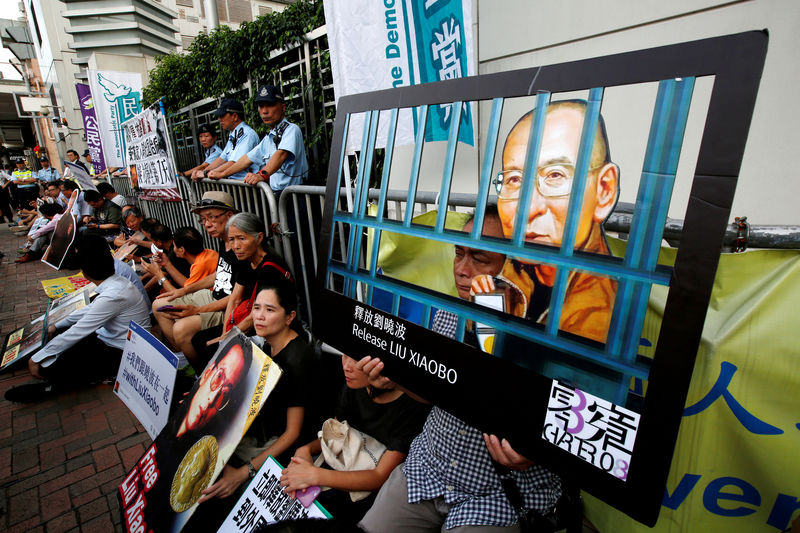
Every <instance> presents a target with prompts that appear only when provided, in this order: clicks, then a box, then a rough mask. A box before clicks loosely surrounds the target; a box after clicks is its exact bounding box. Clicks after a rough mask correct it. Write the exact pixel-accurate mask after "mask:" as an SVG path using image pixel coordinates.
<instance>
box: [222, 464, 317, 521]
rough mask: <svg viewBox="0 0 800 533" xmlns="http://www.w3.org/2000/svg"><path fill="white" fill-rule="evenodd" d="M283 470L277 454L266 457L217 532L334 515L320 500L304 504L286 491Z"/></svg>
mask: <svg viewBox="0 0 800 533" xmlns="http://www.w3.org/2000/svg"><path fill="white" fill-rule="evenodd" d="M281 470H283V467H282V466H281V465H280V463H278V461H276V460H275V458H274V457H272V456H271V455H270V456H269V457H267V460H266V461H264V464H263V465H261V468H259V469H258V473H256V476H255V477H254V478H253V479H252V480H251V481H250V485H248V487H247V489H245V491H244V494H242V496H241V497H240V498H239V501H237V502H236V505H234V506H233V509H232V510H231V512H230V513H229V514H228V516H227V518H225V522H223V523H222V526H221V527H220V528H219V531H218V532H217V533H243V532H250V531H253V530H256V529H257V528H259V527H261V526H265V525H267V524H274V523H275V522H281V521H283V520H300V519H303V518H321V519H324V518H331V514H330V513H329V512H328V511H327V510H326V509H325V508H324V507H323V506H322V505H320V504H319V502H317V501H314V502H313V503H312V504H311V505H309V506H308V507H303V504H302V503H300V500H297V499H292V497H291V496H289V495H288V494H286V493H285V492H283V490H282V489H283V487H281Z"/></svg>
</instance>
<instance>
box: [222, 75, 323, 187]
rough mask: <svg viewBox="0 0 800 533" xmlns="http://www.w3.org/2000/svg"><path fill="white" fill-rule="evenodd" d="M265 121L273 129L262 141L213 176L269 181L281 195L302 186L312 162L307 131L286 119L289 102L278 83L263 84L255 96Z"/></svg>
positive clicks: (249, 181)
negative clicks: (310, 160)
mask: <svg viewBox="0 0 800 533" xmlns="http://www.w3.org/2000/svg"><path fill="white" fill-rule="evenodd" d="M255 102H256V105H257V106H258V113H259V115H261V120H262V121H263V122H264V124H266V125H267V126H269V128H270V131H269V133H267V134H266V135H265V136H264V138H263V139H262V140H261V142H260V143H259V144H258V145H257V146H256V147H254V148H253V149H252V150H250V151H248V152H247V153H245V154H244V155H242V156H241V157H240V158H238V159H236V160H235V163H233V164H232V165H228V166H227V167H225V168H219V169H217V170H212V171H210V172H209V173H208V177H209V178H213V179H217V178H227V177H228V176H231V178H233V179H237V178H234V176H238V175H240V174H241V173H242V172H244V171H245V170H247V169H250V171H249V172H248V173H247V174H246V175H244V176H243V178H244V181H245V183H249V184H251V185H255V184H256V183H258V182H261V181H266V182H267V184H268V185H269V186H270V188H271V189H272V191H273V192H274V193H276V194H279V193H280V192H281V191H282V190H283V189H285V188H286V187H288V186H289V185H299V184H301V183H302V182H303V180H305V179H306V177H307V176H308V161H307V160H306V148H305V145H304V143H303V134H302V132H301V131H300V128H299V127H298V126H297V124H293V123H291V122H289V121H288V120H286V103H285V101H284V99H283V94H282V93H281V91H280V89H278V88H277V87H275V86H274V85H262V86H261V87H260V88H259V89H258V94H257V95H256V99H255Z"/></svg>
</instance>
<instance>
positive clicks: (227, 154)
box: [192, 98, 258, 180]
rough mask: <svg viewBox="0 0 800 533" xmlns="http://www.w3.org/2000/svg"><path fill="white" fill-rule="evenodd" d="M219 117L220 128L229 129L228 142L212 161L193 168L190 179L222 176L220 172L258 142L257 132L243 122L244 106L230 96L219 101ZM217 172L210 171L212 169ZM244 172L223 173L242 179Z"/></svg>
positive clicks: (217, 112)
mask: <svg viewBox="0 0 800 533" xmlns="http://www.w3.org/2000/svg"><path fill="white" fill-rule="evenodd" d="M215 114H216V115H217V116H218V117H219V123H220V125H221V126H222V129H224V130H226V131H229V132H230V135H228V142H227V144H225V148H223V149H222V154H220V156H219V158H217V159H216V160H215V161H213V162H212V163H209V165H208V166H207V167H206V168H205V169H203V170H195V171H194V172H192V179H193V180H198V179H201V178H211V179H219V178H222V177H223V176H222V175H220V173H222V172H225V170H227V169H228V167H230V166H231V165H233V164H234V163H235V162H236V161H237V160H238V159H239V158H240V157H242V156H243V155H245V154H247V152H249V151H250V150H252V149H253V148H254V147H255V146H256V145H257V144H258V134H257V133H256V132H255V131H253V128H251V127H250V126H248V125H247V124H245V123H244V106H242V104H241V102H238V101H237V100H234V99H232V98H225V99H223V100H222V102H221V103H220V106H219V109H217V110H216V111H215ZM214 170H216V171H219V172H212V171H214ZM245 174H246V172H245V171H244V170H241V171H239V172H235V173H233V174H230V175H227V174H226V175H225V176H224V177H228V178H229V179H232V180H243V179H244V177H245Z"/></svg>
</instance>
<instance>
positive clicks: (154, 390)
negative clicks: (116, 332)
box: [114, 322, 178, 439]
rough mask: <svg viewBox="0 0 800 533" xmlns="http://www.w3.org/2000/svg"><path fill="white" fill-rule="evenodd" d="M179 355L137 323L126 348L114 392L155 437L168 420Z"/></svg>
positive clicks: (132, 325) (129, 331) (133, 324)
mask: <svg viewBox="0 0 800 533" xmlns="http://www.w3.org/2000/svg"><path fill="white" fill-rule="evenodd" d="M177 372H178V357H177V356H176V355H175V354H174V353H172V352H171V351H170V350H169V348H167V347H166V346H164V344H163V343H162V342H161V341H159V340H158V339H156V338H155V337H154V336H153V335H152V334H151V333H150V332H149V331H147V330H146V329H144V328H143V327H141V326H140V325H139V324H137V323H136V322H131V325H130V329H128V340H127V341H126V342H125V348H124V349H123V350H122V361H121V362H120V365H119V372H117V382H116V383H114V392H115V393H116V394H117V396H119V398H120V399H121V400H122V402H123V403H124V404H125V405H126V406H127V407H128V409H130V410H131V412H132V413H133V414H134V415H135V416H136V418H137V419H138V420H139V423H140V424H142V425H143V426H144V429H145V430H146V431H147V434H148V435H150V438H151V439H155V438H156V436H157V435H158V434H159V433H160V432H161V429H162V428H163V427H164V426H165V425H166V423H167V417H168V416H169V406H170V404H171V403H172V392H173V389H174V388H175V376H176V375H177Z"/></svg>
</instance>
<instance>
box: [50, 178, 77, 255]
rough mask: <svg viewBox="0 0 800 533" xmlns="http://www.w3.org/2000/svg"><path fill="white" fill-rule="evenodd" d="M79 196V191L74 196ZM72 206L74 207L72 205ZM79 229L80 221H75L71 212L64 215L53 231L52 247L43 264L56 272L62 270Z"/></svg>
mask: <svg viewBox="0 0 800 533" xmlns="http://www.w3.org/2000/svg"><path fill="white" fill-rule="evenodd" d="M75 194H77V191H76V192H74V193H73V195H75ZM70 205H72V204H71V203H70ZM77 227H78V221H77V220H76V219H75V215H73V214H72V213H71V212H70V211H69V210H68V211H67V212H66V213H64V214H63V215H62V216H61V218H60V219H59V220H58V223H57V224H56V229H55V230H53V237H52V239H50V246H48V247H47V250H45V252H44V255H43V256H42V263H44V264H46V265H49V266H51V267H53V268H55V269H56V270H60V269H61V264H62V263H63V262H64V258H65V257H66V256H67V252H69V249H70V247H71V246H72V243H73V242H75V232H76V229H77Z"/></svg>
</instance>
